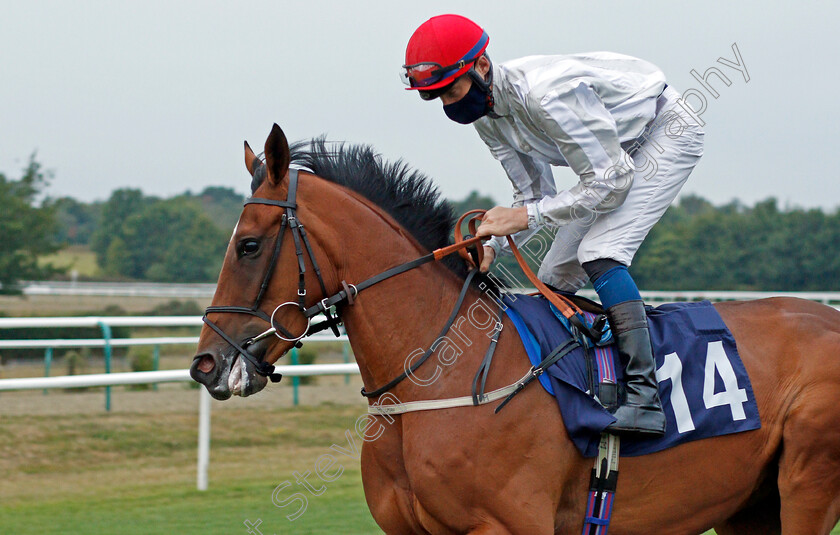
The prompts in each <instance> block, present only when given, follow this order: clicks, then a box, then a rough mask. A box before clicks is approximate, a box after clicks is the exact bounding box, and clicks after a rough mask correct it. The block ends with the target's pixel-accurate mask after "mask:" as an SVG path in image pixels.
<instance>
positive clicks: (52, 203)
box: [0, 157, 840, 292]
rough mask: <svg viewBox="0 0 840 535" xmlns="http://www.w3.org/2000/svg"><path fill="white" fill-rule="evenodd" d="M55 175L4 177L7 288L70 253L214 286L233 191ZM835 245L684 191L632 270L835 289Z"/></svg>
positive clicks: (794, 217)
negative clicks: (83, 194)
mask: <svg viewBox="0 0 840 535" xmlns="http://www.w3.org/2000/svg"><path fill="white" fill-rule="evenodd" d="M49 178H50V177H49V175H48V174H46V173H44V172H43V171H42V170H41V167H40V165H39V164H38V163H37V162H36V161H35V158H34V157H33V158H31V159H30V160H29V163H28V165H27V166H26V168H25V169H24V170H23V172H22V174H21V176H20V178H17V179H12V178H8V177H6V176H5V175H3V174H0V285H2V286H0V291H3V292H10V291H11V292H13V291H15V288H16V287H15V283H16V282H17V281H20V280H31V279H45V278H50V277H54V276H57V275H60V269H57V268H55V267H54V266H51V265H49V264H45V263H44V262H39V260H38V259H39V257H42V256H44V255H48V254H50V253H52V252H54V251H56V250H58V249H60V248H61V247H65V246H68V245H75V246H86V247H89V248H90V249H91V250H92V251H93V252H94V253H95V255H96V262H97V265H98V267H99V271H100V274H101V276H102V277H104V278H108V279H110V280H148V281H162V282H213V281H215V280H216V278H217V276H218V273H219V269H220V267H221V262H222V259H223V256H224V251H225V248H226V247H227V242H228V238H229V236H230V232H231V229H232V228H233V226H234V224H235V222H236V220H237V218H238V217H239V213H240V212H241V210H242V201H243V196H242V195H240V194H238V193H236V192H235V191H234V190H232V189H230V188H224V187H208V188H206V189H204V190H203V191H202V192H200V193H198V194H193V193H190V192H186V193H184V194H181V195H177V196H174V197H171V198H168V199H161V198H158V197H153V196H147V195H144V194H143V192H142V191H141V190H139V189H118V190H115V191H113V192H112V193H111V195H110V197H109V198H108V200H106V201H98V202H91V203H85V202H81V201H78V200H76V199H73V198H71V197H62V198H57V199H52V198H49V197H44V196H43V191H44V188H45V187H46V185H47V184H48V182H49ZM451 204H452V207H453V211H454V212H455V213H456V214H461V213H463V212H465V211H467V210H470V209H473V208H490V207H492V206H494V205H495V204H496V202H495V200H494V199H492V198H490V197H488V196H485V195H482V194H480V193H479V192H477V191H473V192H472V193H470V194H469V195H468V196H467V197H466V198H464V199H461V200H459V201H451ZM504 204H506V202H505V203H504ZM837 244H840V212H838V211H837V210H834V211H830V212H826V211H823V210H821V209H807V210H806V209H800V208H780V207H779V205H778V202H777V201H776V199H773V198H770V199H767V200H764V201H761V202H758V203H756V204H755V205H753V206H746V205H743V204H741V203H740V202H738V201H733V202H731V203H728V204H725V205H722V206H715V205H713V204H712V203H710V202H709V201H707V200H705V199H703V198H701V197H698V196H694V195H686V196H683V197H682V198H681V200H680V201H679V202H678V203H676V204H674V205H673V206H671V208H670V209H669V210H668V212H667V213H666V214H665V216H664V217H663V218H662V220H661V221H660V222H659V223H658V224H657V225H656V226H655V227H654V228H653V230H652V231H651V233H650V234H649V236H648V237H647V239H646V240H645V242H644V244H643V245H642V247H641V249H640V250H639V252H638V254H637V255H636V258H635V260H634V262H633V266H632V267H631V271H632V272H633V274H634V277H635V278H636V280H637V282H638V284H639V286H640V287H641V288H643V289H651V290H652V289H659V290H764V291H807V290H813V291H838V290H840V282H838V281H840V257H838V255H837V254H836V252H835V248H836V246H837Z"/></svg>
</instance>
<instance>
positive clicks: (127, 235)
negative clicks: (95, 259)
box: [105, 197, 228, 282]
mask: <svg viewBox="0 0 840 535" xmlns="http://www.w3.org/2000/svg"><path fill="white" fill-rule="evenodd" d="M115 234H117V236H116V237H115V238H114V239H112V240H111V243H110V245H109V247H108V249H107V251H106V253H105V270H106V272H107V273H111V274H115V275H122V276H127V277H131V278H136V279H147V280H156V281H166V282H207V281H213V280H215V279H216V277H217V276H218V274H219V270H220V268H221V265H222V260H223V258H224V254H225V249H226V248H227V241H228V240H227V234H226V232H224V231H222V230H221V229H219V228H218V227H217V226H216V225H215V224H214V222H213V220H212V219H210V217H209V216H207V215H206V214H204V213H203V212H202V211H201V209H200V208H199V207H198V205H197V204H196V203H195V202H194V201H192V200H190V199H189V198H186V197H176V198H173V199H168V200H165V201H154V202H150V203H148V204H147V205H146V206H145V207H144V208H143V209H142V210H140V211H138V212H136V213H134V214H133V215H131V216H130V217H128V218H127V219H126V220H125V222H124V223H123V224H122V226H121V227H120V228H119V229H115Z"/></svg>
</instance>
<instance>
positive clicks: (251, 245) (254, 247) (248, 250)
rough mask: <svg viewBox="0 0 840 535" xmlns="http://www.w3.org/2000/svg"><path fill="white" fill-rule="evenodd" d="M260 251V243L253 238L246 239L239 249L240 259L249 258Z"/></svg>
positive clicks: (240, 243)
mask: <svg viewBox="0 0 840 535" xmlns="http://www.w3.org/2000/svg"><path fill="white" fill-rule="evenodd" d="M259 250H260V242H259V241H258V240H255V239H253V238H246V239H244V240H242V241H241V242H239V246H238V247H237V252H238V253H239V257H240V258H241V257H243V256H248V255H252V254H256V253H257V251H259Z"/></svg>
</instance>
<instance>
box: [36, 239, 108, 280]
mask: <svg viewBox="0 0 840 535" xmlns="http://www.w3.org/2000/svg"><path fill="white" fill-rule="evenodd" d="M38 263H39V264H41V265H46V264H52V265H53V266H55V267H57V268H66V269H67V272H68V273H70V272H71V271H76V272H78V274H79V276H81V277H95V276H97V275H98V274H99V266H97V265H96V253H94V252H93V251H91V250H90V248H89V247H87V246H84V245H71V246H69V247H66V248H64V249H62V250H60V251H57V252H55V253H53V254H51V255H46V256H42V257H40V258H39V259H38Z"/></svg>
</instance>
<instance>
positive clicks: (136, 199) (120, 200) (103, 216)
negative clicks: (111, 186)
mask: <svg viewBox="0 0 840 535" xmlns="http://www.w3.org/2000/svg"><path fill="white" fill-rule="evenodd" d="M154 200H155V199H154V198H153V197H144V196H143V192H142V191H140V190H139V189H131V188H122V189H117V190H114V192H113V193H111V197H110V198H109V199H108V201H107V202H106V203H105V204H104V205H103V206H102V212H101V213H100V216H99V224H98V225H97V228H96V230H95V231H94V232H93V234H92V236H91V239H90V248H91V249H93V251H94V252H95V253H96V263H97V264H98V265H99V267H101V268H102V269H104V270H105V271H106V272H109V273H112V274H117V273H119V272H117V273H114V272H113V271H111V270H109V269H108V250H109V248H110V247H111V242H112V241H114V240H116V239H123V235H122V227H123V224H124V223H125V222H126V220H128V218H130V217H131V216H133V215H134V214H137V213H138V212H140V211H141V210H143V208H144V207H145V206H146V205H148V204H149V203H151V202H153V201H154Z"/></svg>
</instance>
